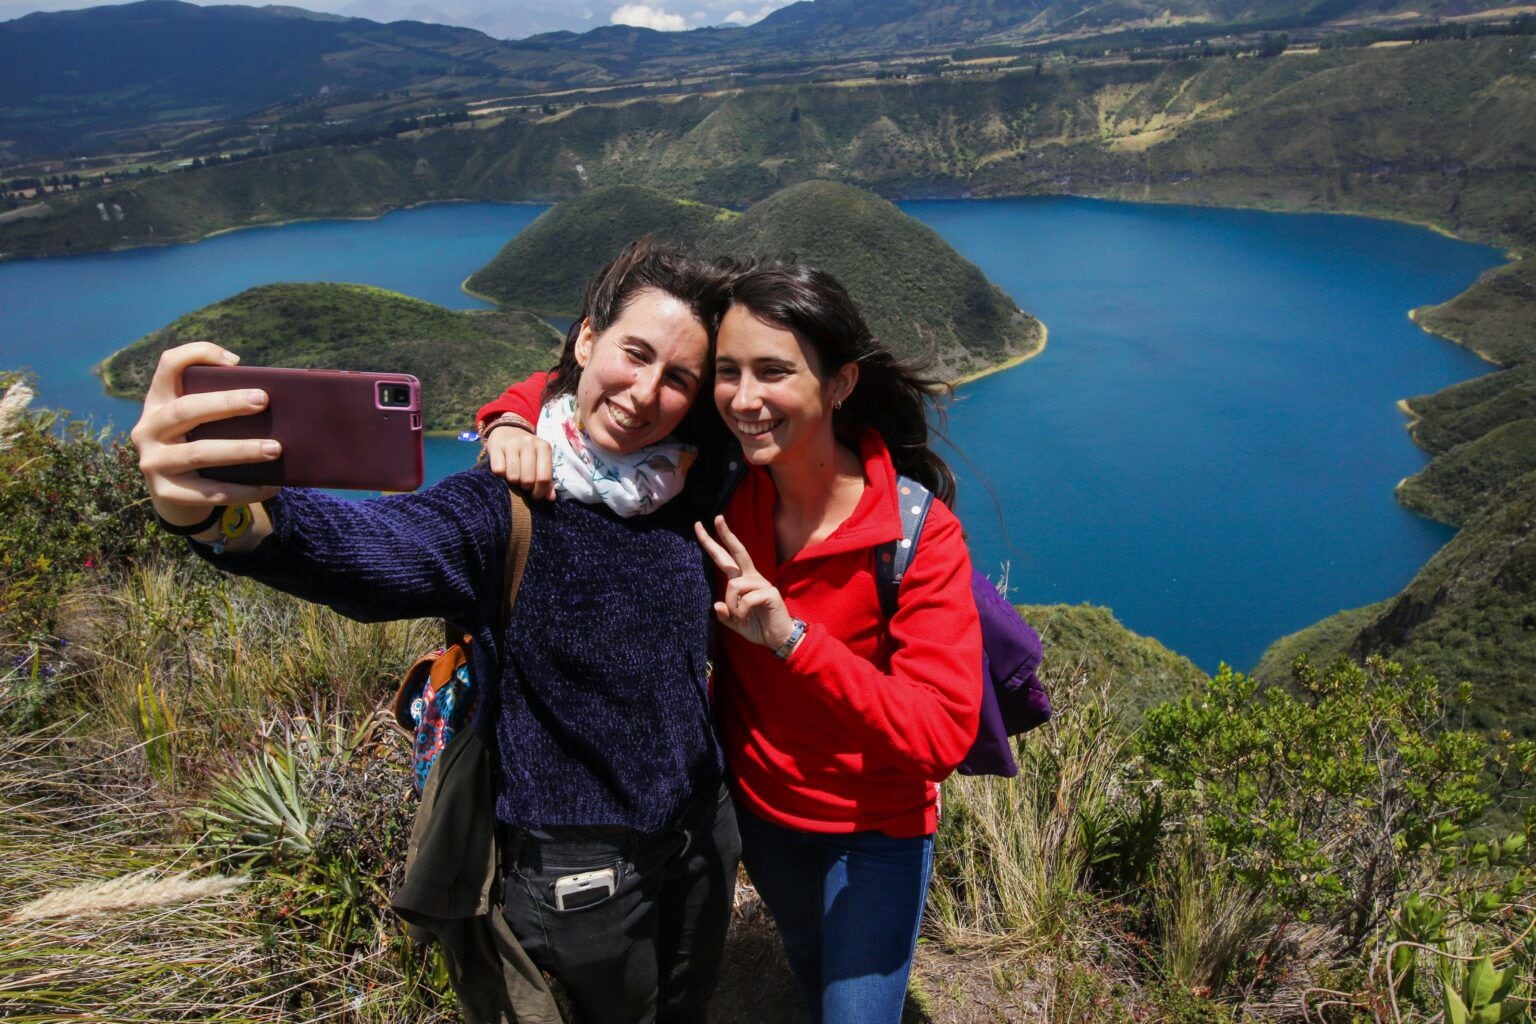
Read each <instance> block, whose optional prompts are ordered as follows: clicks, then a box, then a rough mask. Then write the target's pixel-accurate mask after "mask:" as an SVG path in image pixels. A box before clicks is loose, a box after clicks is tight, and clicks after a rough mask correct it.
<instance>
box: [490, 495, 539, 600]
mask: <svg viewBox="0 0 1536 1024" xmlns="http://www.w3.org/2000/svg"><path fill="white" fill-rule="evenodd" d="M507 496H508V498H509V500H510V501H511V503H512V521H511V522H512V529H511V532H510V534H509V536H508V537H507V566H506V569H505V570H504V571H503V573H502V582H503V584H504V585H505V588H506V589H505V590H503V591H502V594H501V616H500V619H499V620H498V622H499V627H498V628H499V629H500V630H502V631H505V630H506V628H507V623H509V622H511V621H512V608H513V606H514V605H516V604H517V588H518V587H519V586H521V585H522V582H523V570H524V569H526V568H528V550H529V548H530V547H531V546H532V544H533V509H531V508H530V507H529V506H528V495H526V494H524V493H523V492H522V491H520V490H518V489H517V488H516V487H508V488H507Z"/></svg>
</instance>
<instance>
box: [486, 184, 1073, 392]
mask: <svg viewBox="0 0 1536 1024" xmlns="http://www.w3.org/2000/svg"><path fill="white" fill-rule="evenodd" d="M649 232H654V233H656V234H657V236H658V237H660V238H662V239H665V240H668V241H672V242H676V243H681V244H684V245H688V246H691V247H693V248H694V249H696V250H698V251H700V252H702V253H705V254H708V255H718V256H731V257H735V258H739V259H745V258H751V257H754V256H755V257H760V258H766V259H785V258H795V259H800V260H802V261H804V262H806V263H810V264H813V265H815V266H818V267H821V268H823V269H824V270H827V271H829V272H830V273H832V274H833V275H835V276H836V277H837V278H838V280H840V281H841V282H842V283H843V284H844V285H845V286H846V287H847V288H848V291H849V293H850V294H851V295H852V296H853V298H854V300H855V301H856V302H857V303H858V304H859V308H860V310H861V311H862V312H863V313H864V315H865V317H866V318H867V319H868V321H869V325H870V327H871V328H872V329H873V330H874V332H875V333H876V335H878V336H879V337H880V338H881V339H882V340H884V341H885V342H886V343H887V344H889V345H890V346H891V347H892V348H893V349H894V350H895V351H897V352H898V353H900V354H901V355H902V356H904V357H906V358H909V359H919V360H926V361H927V362H929V363H930V364H931V369H932V371H933V372H935V373H937V374H939V375H941V376H943V377H946V378H950V379H954V378H958V377H963V376H966V375H970V374H974V373H978V372H984V371H986V370H989V369H993V368H995V367H997V366H998V365H999V364H1001V363H1003V362H1005V361H1007V360H1010V359H1014V358H1018V357H1021V356H1027V355H1030V354H1033V353H1034V352H1035V351H1037V350H1038V348H1039V346H1040V345H1041V344H1043V342H1044V333H1043V330H1042V328H1041V326H1040V324H1039V322H1038V321H1036V320H1035V319H1034V318H1033V317H1031V316H1030V315H1029V314H1027V313H1025V312H1024V311H1023V310H1021V309H1019V308H1018V307H1017V306H1016V305H1015V304H1014V303H1013V301H1012V300H1010V299H1009V298H1008V296H1006V295H1004V294H1003V293H1002V291H1000V290H999V289H998V287H997V286H996V285H994V284H992V283H991V282H990V281H988V280H987V279H986V277H985V276H984V275H983V274H982V273H981V271H980V270H978V269H977V268H976V267H975V266H974V265H972V264H971V263H970V262H968V261H967V260H965V259H964V258H963V257H961V256H960V255H959V254H958V253H956V252H955V251H954V249H952V248H950V246H949V244H948V243H947V242H945V241H944V240H943V239H942V238H940V237H939V236H938V235H937V234H936V233H934V232H933V231H932V230H931V229H930V228H928V227H926V226H925V225H923V224H921V223H919V222H918V221H917V220H915V219H914V218H912V217H909V216H907V215H906V214H904V213H902V212H901V211H900V210H898V209H897V208H896V207H895V206H893V205H891V204H890V203H889V202H887V201H886V200H884V199H881V198H880V197H879V196H876V195H873V194H872V193H869V192H867V191H864V190H862V189H858V188H854V187H852V186H850V185H840V184H836V183H833V182H824V181H821V182H805V183H803V184H800V185H792V186H790V187H789V188H786V189H784V190H782V191H780V192H777V193H775V194H774V195H772V196H770V197H768V198H767V199H764V200H762V201H761V202H758V203H754V204H753V205H752V206H750V207H748V208H747V210H746V211H745V212H743V213H739V214H738V213H735V212H733V211H730V210H725V209H719V208H715V207H710V206H705V205H703V204H700V203H697V202H693V201H689V200H680V199H673V198H670V197H667V196H664V195H662V194H660V193H657V192H653V191H650V190H648V189H642V188H637V187H634V186H613V187H611V188H602V189H595V190H593V191H592V192H589V193H587V194H586V195H583V196H581V197H579V198H576V199H569V200H566V201H565V202H563V203H561V204H559V205H558V206H556V207H554V208H553V209H551V210H549V211H548V212H547V213H545V214H544V215H543V216H541V217H540V218H539V219H538V220H536V221H534V222H533V223H532V224H530V225H529V226H528V228H527V229H526V230H524V231H522V232H520V233H519V234H518V236H517V237H516V238H514V239H512V240H511V241H510V242H508V243H507V245H506V247H505V248H504V249H502V251H501V252H500V253H499V254H498V255H497V257H496V258H495V259H494V260H492V261H491V262H490V263H489V264H488V265H486V266H485V267H484V268H482V269H481V270H479V271H478V272H477V273H475V274H474V275H472V276H471V277H470V279H469V280H468V281H467V282H465V287H466V288H468V289H469V290H471V291H473V292H475V293H477V294H483V295H486V296H489V297H490V298H493V299H495V300H496V301H498V302H501V303H503V304H505V305H508V306H515V307H520V308H525V309H536V310H540V311H542V312H549V313H565V314H573V313H575V312H576V311H577V309H578V307H579V306H580V304H581V289H582V287H583V286H584V285H585V283H586V281H587V279H588V278H589V277H591V275H592V273H593V272H594V271H596V270H597V268H598V266H600V265H601V263H602V261H603V260H604V259H606V258H608V254H611V253H614V252H617V251H618V249H619V247H620V246H622V245H624V244H625V242H627V241H629V240H632V239H634V238H636V237H638V236H640V235H642V234H646V233H649Z"/></svg>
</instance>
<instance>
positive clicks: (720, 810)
mask: <svg viewBox="0 0 1536 1024" xmlns="http://www.w3.org/2000/svg"><path fill="white" fill-rule="evenodd" d="M507 852H508V858H507V863H508V865H509V867H508V872H507V885H506V896H505V904H504V910H503V912H504V913H505V914H506V918H507V922H508V923H509V924H510V925H511V926H512V931H513V932H514V933H515V934H516V935H517V938H518V941H519V942H520V943H521V944H522V946H523V949H524V950H525V951H526V952H527V953H528V955H529V957H531V958H532V959H533V962H534V963H535V964H537V965H538V966H539V967H540V968H542V969H543V970H546V971H548V972H549V973H551V974H553V975H554V976H555V977H556V978H558V979H559V980H560V982H561V984H563V985H564V986H565V988H566V990H567V991H568V992H570V994H571V998H572V999H573V1000H574V1001H575V1003H576V1007H577V1009H578V1010H579V1011H580V1012H581V1016H582V1020H583V1021H584V1022H585V1024H650V1022H652V1021H658V1020H660V1021H675V1022H680V1021H697V1022H702V1021H703V1020H704V1019H705V1006H706V1004H707V1003H708V1002H709V998H710V996H711V995H713V994H714V991H715V985H716V982H718V980H719V977H720V963H721V958H722V954H723V953H724V950H725V932H726V927H727V926H728V925H729V923H730V916H731V902H732V898H733V896H734V893H735V889H736V864H737V861H739V860H740V858H741V837H740V836H739V835H738V834H737V832H736V816H735V813H734V811H733V810H732V807H731V801H730V797H729V796H728V795H727V794H726V791H725V790H724V788H723V787H722V789H721V791H720V793H719V794H718V795H716V794H710V796H709V797H707V798H706V799H704V800H701V801H699V802H698V804H696V805H695V806H694V807H693V808H690V809H689V811H687V812H685V813H684V814H683V815H682V816H681V817H680V818H679V819H678V821H676V822H674V823H673V824H671V825H669V826H668V827H667V828H664V829H662V830H661V831H659V832H653V833H643V834H639V833H628V834H625V835H620V836H613V837H598V838H583V839H580V840H575V839H565V838H558V839H549V838H536V837H534V836H531V835H529V834H528V833H527V832H525V831H520V832H517V833H515V834H514V835H513V836H512V837H511V838H510V840H509V842H508V845H507ZM605 868H613V870H614V877H615V881H616V883H617V888H616V889H615V890H614V892H613V894H612V895H611V896H609V897H607V898H606V899H603V900H601V901H600V902H596V903H592V904H589V905H586V906H582V907H579V908H577V909H567V910H560V909H558V908H557V905H556V899H555V883H556V881H557V880H558V879H560V878H563V877H565V876H567V875H572V874H578V873H582V872H587V871H600V870H603V869H605Z"/></svg>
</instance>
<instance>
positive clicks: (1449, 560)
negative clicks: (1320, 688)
mask: <svg viewBox="0 0 1536 1024" xmlns="http://www.w3.org/2000/svg"><path fill="white" fill-rule="evenodd" d="M1414 318H1415V319H1416V320H1417V321H1418V323H1419V324H1420V325H1421V326H1423V327H1425V328H1426V329H1428V330H1430V331H1433V332H1435V333H1437V334H1441V335H1443V336H1445V337H1447V338H1449V339H1450V340H1452V341H1455V342H1457V343H1458V344H1462V345H1465V346H1467V347H1468V348H1471V349H1473V350H1474V351H1477V352H1478V353H1480V354H1482V355H1483V356H1484V357H1485V358H1489V359H1493V360H1497V361H1498V362H1501V363H1504V364H1506V365H1507V366H1508V368H1507V369H1502V370H1497V371H1495V372H1492V373H1489V374H1486V375H1484V376H1482V377H1478V378H1476V379H1474V380H1470V381H1464V382H1462V383H1460V384H1455V385H1452V386H1451V387H1448V388H1445V389H1444V390H1442V391H1440V392H1438V393H1436V394H1433V395H1425V396H1420V397H1417V398H1413V399H1409V400H1408V401H1407V402H1406V403H1405V404H1406V406H1407V408H1408V410H1409V411H1410V412H1412V413H1413V415H1414V416H1415V417H1417V419H1416V421H1415V422H1414V424H1413V428H1412V429H1413V436H1414V439H1415V440H1416V441H1418V442H1419V444H1421V445H1422V446H1423V447H1424V448H1426V449H1427V450H1428V451H1429V452H1431V453H1432V454H1433V455H1434V456H1435V457H1434V459H1433V460H1432V461H1431V462H1430V464H1429V465H1428V466H1427V467H1425V468H1424V469H1423V470H1422V471H1421V472H1419V473H1417V474H1415V475H1414V476H1412V477H1409V478H1408V479H1407V480H1405V481H1403V483H1402V484H1401V485H1400V486H1399V488H1398V498H1399V500H1401V501H1402V503H1403V504H1404V505H1406V506H1407V507H1409V508H1411V509H1413V510H1415V511H1417V512H1420V513H1423V514H1424V515H1428V516H1431V517H1433V518H1435V519H1439V520H1441V521H1442V522H1446V523H1450V524H1452V525H1456V526H1460V527H1461V532H1460V533H1458V534H1457V535H1456V537H1455V538H1454V539H1452V540H1451V542H1450V543H1449V544H1447V545H1446V546H1445V547H1444V548H1443V549H1442V550H1441V551H1440V552H1439V553H1438V554H1437V555H1436V556H1435V557H1434V558H1433V559H1431V560H1430V562H1429V563H1428V564H1427V565H1425V566H1424V568H1423V569H1422V570H1420V571H1419V573H1418V575H1417V576H1415V577H1414V579H1413V581H1412V582H1411V583H1410V584H1409V585H1408V586H1407V588H1405V589H1404V590H1403V592H1402V593H1400V594H1398V595H1397V596H1396V597H1393V598H1391V599H1390V600H1387V601H1384V602H1381V603H1379V604H1375V605H1371V606H1368V607H1365V608H1357V609H1353V610H1350V611H1346V612H1340V613H1339V614H1337V615H1334V616H1332V617H1330V618H1327V619H1324V620H1323V621H1322V622H1319V623H1317V624H1315V625H1313V626H1311V627H1309V628H1307V629H1305V630H1302V631H1301V632H1299V633H1296V634H1294V635H1292V636H1289V637H1285V638H1283V639H1281V640H1279V641H1277V642H1276V643H1275V644H1273V645H1272V646H1271V647H1270V649H1269V650H1268V651H1266V652H1265V655H1264V659H1263V661H1262V662H1261V663H1260V665H1259V667H1258V669H1257V670H1256V673H1255V674H1256V675H1258V676H1259V677H1260V678H1262V679H1265V680H1267V681H1277V680H1280V679H1283V678H1284V677H1285V676H1286V673H1287V668H1288V666H1289V664H1290V663H1291V662H1292V661H1293V660H1294V659H1295V657H1296V656H1297V655H1299V654H1303V653H1304V654H1306V655H1307V656H1308V657H1309V658H1310V659H1311V660H1312V661H1313V662H1314V663H1319V662H1327V661H1330V660H1332V659H1333V658H1335V657H1337V656H1338V655H1340V654H1349V655H1351V656H1355V657H1359V656H1362V655H1366V654H1375V653H1379V654H1385V655H1388V656H1390V657H1392V658H1395V659H1400V660H1403V661H1416V662H1420V663H1422V664H1424V665H1425V666H1426V667H1427V668H1429V669H1430V670H1431V671H1433V672H1434V673H1436V674H1437V675H1439V676H1440V677H1441V678H1442V679H1445V680H1448V681H1458V680H1468V681H1471V682H1472V683H1474V684H1475V686H1476V687H1477V688H1478V691H1479V692H1480V693H1481V694H1482V697H1481V698H1480V699H1479V700H1477V701H1476V702H1475V703H1474V705H1473V707H1472V708H1471V709H1470V714H1471V716H1472V719H1473V720H1474V722H1475V723H1476V724H1478V725H1481V726H1487V727H1500V726H1507V727H1509V728H1511V729H1515V730H1516V731H1518V732H1521V733H1523V734H1526V735H1536V613H1533V611H1532V609H1536V266H1533V264H1532V261H1531V260H1530V259H1525V260H1522V261H1520V262H1517V263H1514V264H1512V265H1510V266H1506V267H1501V268H1499V269H1497V270H1494V271H1490V272H1489V273H1487V274H1484V275H1483V277H1482V279H1481V280H1479V281H1478V282H1477V284H1475V285H1474V286H1473V287H1472V288H1470V289H1468V290H1467V291H1466V292H1464V293H1462V294H1461V295H1459V296H1457V297H1456V298H1454V299H1452V300H1451V301H1449V302H1446V303H1442V304H1441V305H1438V306H1430V307H1426V308H1424V309H1420V310H1416V311H1415V314H1414Z"/></svg>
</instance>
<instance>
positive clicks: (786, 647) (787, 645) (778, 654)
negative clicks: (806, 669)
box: [773, 619, 805, 660]
mask: <svg viewBox="0 0 1536 1024" xmlns="http://www.w3.org/2000/svg"><path fill="white" fill-rule="evenodd" d="M790 621H792V622H793V623H794V624H795V625H794V628H793V629H791V630H790V631H789V636H787V637H785V638H784V642H783V643H781V644H779V646H777V647H775V648H774V649H773V656H774V657H775V658H778V659H780V660H783V659H785V658H788V657H789V656H790V655H791V654H793V653H795V648H796V647H798V646H800V641H801V640H803V639H805V620H804V619H791V620H790Z"/></svg>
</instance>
